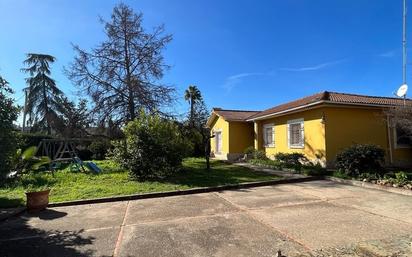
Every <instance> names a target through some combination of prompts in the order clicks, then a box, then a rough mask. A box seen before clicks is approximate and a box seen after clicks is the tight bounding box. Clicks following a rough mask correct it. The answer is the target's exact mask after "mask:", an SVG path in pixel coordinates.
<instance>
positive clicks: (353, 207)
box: [326, 200, 412, 225]
mask: <svg viewBox="0 0 412 257" xmlns="http://www.w3.org/2000/svg"><path fill="white" fill-rule="evenodd" d="M331 201H334V200H328V201H326V202H328V203H330V204H332V205H335V206H340V207H347V208H351V209H354V210H357V211H361V212H365V213H368V214H371V215H375V216H378V217H381V218H386V219H391V220H394V221H397V222H401V223H406V224H408V225H412V223H410V222H408V221H404V220H399V219H396V218H392V217H389V216H385V215H382V214H378V213H374V212H371V211H367V210H364V209H361V208H358V207H356V206H353V205H346V204H339V203H334V202H331Z"/></svg>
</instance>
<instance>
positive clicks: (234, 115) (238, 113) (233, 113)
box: [213, 108, 258, 121]
mask: <svg viewBox="0 0 412 257" xmlns="http://www.w3.org/2000/svg"><path fill="white" fill-rule="evenodd" d="M213 112H215V113H216V114H217V115H219V116H221V117H222V118H223V119H225V120H227V121H246V119H248V118H249V117H250V116H252V115H255V114H256V113H258V111H244V110H223V109H220V108H214V109H213Z"/></svg>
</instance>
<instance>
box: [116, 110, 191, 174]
mask: <svg viewBox="0 0 412 257" xmlns="http://www.w3.org/2000/svg"><path fill="white" fill-rule="evenodd" d="M124 133H125V136H126V140H125V141H120V142H117V143H115V144H114V145H115V148H114V150H113V152H112V155H113V157H114V159H115V160H116V161H118V162H119V163H120V164H121V165H122V166H123V167H124V168H127V169H129V171H130V176H131V177H132V178H135V179H139V180H142V179H155V178H164V177H166V176H169V175H171V174H173V173H175V172H177V171H179V170H180V168H181V167H182V160H183V158H184V157H186V156H187V154H188V153H190V151H191V149H190V146H191V145H190V143H189V142H188V141H187V140H186V139H185V138H184V137H183V136H182V134H181V132H180V130H179V128H178V126H177V125H176V123H174V122H173V121H170V120H166V119H162V118H161V117H159V116H158V115H147V114H145V113H144V112H141V113H140V115H139V118H137V119H135V120H134V121H131V122H129V123H128V124H127V126H126V128H125V129H124Z"/></svg>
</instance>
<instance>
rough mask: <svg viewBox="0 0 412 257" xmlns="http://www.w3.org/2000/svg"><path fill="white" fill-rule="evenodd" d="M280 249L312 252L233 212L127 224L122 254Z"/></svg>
mask: <svg viewBox="0 0 412 257" xmlns="http://www.w3.org/2000/svg"><path fill="white" fill-rule="evenodd" d="M279 249H281V250H282V253H283V254H285V255H286V256H288V257H293V256H309V255H308V254H307V251H306V249H305V248H303V247H302V246H301V245H299V244H297V243H295V242H292V241H290V240H287V239H286V238H285V237H284V236H283V235H281V234H280V233H277V232H275V231H274V230H273V229H270V228H268V227H266V226H264V225H262V224H261V223H259V222H257V221H255V220H254V219H251V218H250V217H248V216H247V215H245V214H241V213H236V214H233V213H232V214H221V215H217V216H213V217H201V218H198V217H196V218H189V219H184V220H179V221H171V222H155V223H148V224H139V225H132V226H127V227H125V230H124V239H123V241H122V244H121V250H120V256H142V257H147V256H151V257H156V256H158V257H164V256H176V257H185V256H187V257H203V256H217V257H223V256H231V257H232V256H237V257H241V256H245V257H246V256H247V257H254V256H268V257H269V256H270V257H273V256H276V252H277V251H278V250H279Z"/></svg>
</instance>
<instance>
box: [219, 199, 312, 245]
mask: <svg viewBox="0 0 412 257" xmlns="http://www.w3.org/2000/svg"><path fill="white" fill-rule="evenodd" d="M214 194H215V195H216V196H217V197H219V198H220V199H222V200H224V201H226V202H228V203H230V204H231V205H233V206H234V207H235V208H237V209H239V210H240V211H241V212H243V213H245V214H246V215H247V216H249V217H250V218H252V219H253V220H255V221H257V222H258V223H260V224H262V225H264V226H265V227H267V228H269V229H271V230H274V231H276V232H278V233H280V234H281V235H283V236H284V237H285V238H286V239H289V240H291V241H293V242H295V243H297V244H299V245H301V246H302V247H303V248H305V249H306V250H307V251H309V252H312V251H313V250H312V249H311V248H310V247H308V246H306V245H305V244H304V243H302V242H300V241H299V240H297V239H295V238H293V237H292V236H290V235H289V234H288V233H286V232H285V231H282V230H280V229H278V228H276V227H274V226H272V225H271V224H269V223H266V222H265V221H263V220H261V219H260V218H258V217H256V216H255V215H253V213H251V212H250V211H249V209H247V208H243V207H242V206H240V205H238V204H235V203H233V202H231V201H230V200H228V199H226V198H224V197H223V196H220V195H218V194H217V193H214Z"/></svg>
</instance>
